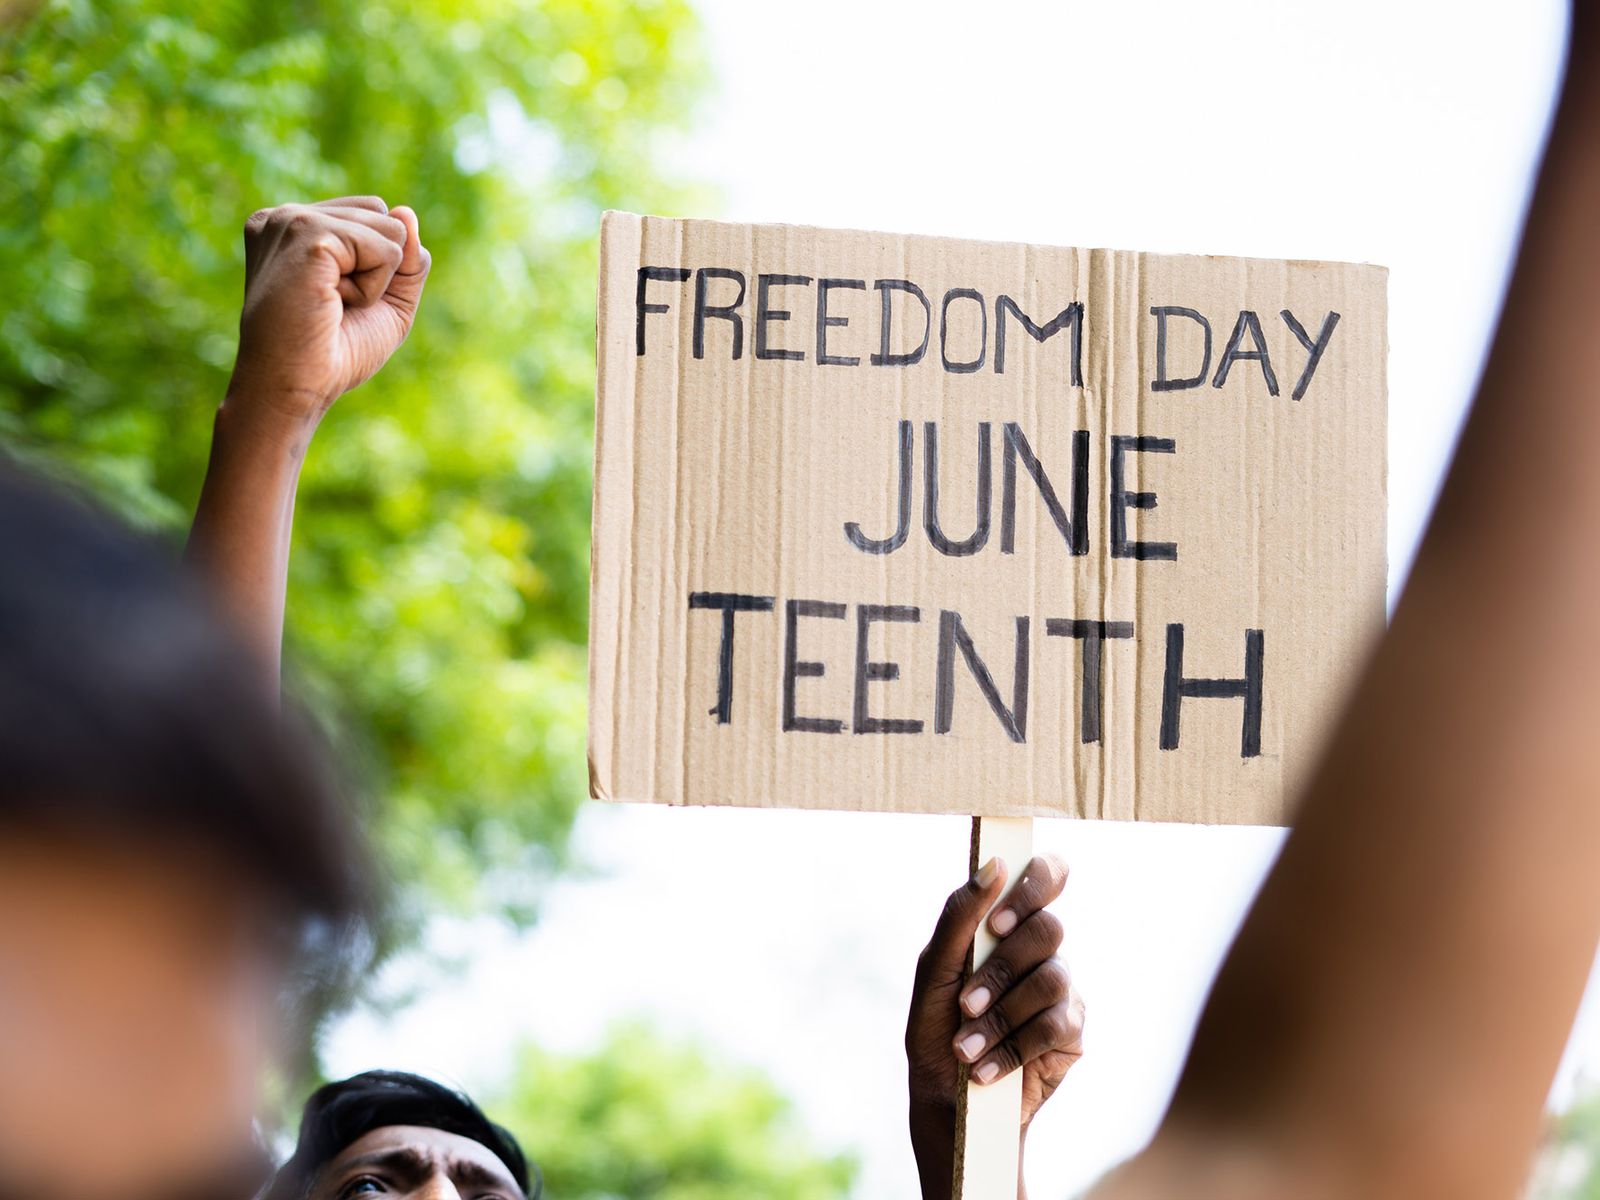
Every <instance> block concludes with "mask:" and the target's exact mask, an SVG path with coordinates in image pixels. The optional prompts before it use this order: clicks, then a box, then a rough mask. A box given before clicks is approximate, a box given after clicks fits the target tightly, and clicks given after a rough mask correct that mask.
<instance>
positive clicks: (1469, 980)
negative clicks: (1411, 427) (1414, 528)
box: [1169, 13, 1600, 1200]
mask: <svg viewBox="0 0 1600 1200" xmlns="http://www.w3.org/2000/svg"><path fill="white" fill-rule="evenodd" d="M1588 22H1589V17H1588V14H1587V13H1585V14H1583V16H1582V17H1581V18H1580V24H1581V25H1585V26H1586V25H1587V24H1588ZM1593 41H1594V39H1593V38H1592V37H1590V36H1588V34H1587V32H1586V30H1580V34H1579V37H1578V39H1577V40H1576V41H1575V49H1574V55H1575V56H1576V58H1575V62H1574V65H1573V76H1572V82H1571V83H1570V84H1569V86H1568V91H1567V95H1566V98H1565V101H1564V103H1563V107H1562V111H1561V115H1560V117H1559V119H1558V122H1557V126H1556V128H1555V131H1554V133H1553V136H1552V141H1551V145H1550V149H1549V154H1548V158H1547V161H1546V164H1545V167H1544V170H1543V173H1542V176H1541V183H1540V186H1539V189H1538V193H1537V195H1536V199H1535V203H1534V206H1533V208H1532V210H1531V212H1530V217H1529V223H1528V228H1527V231H1526V235H1525V241H1524V247H1523V251H1522V254H1521V257H1520V259H1519V261H1518V266H1517V271H1516V276H1515V279H1514V282H1513V286H1512V289H1511V292H1510V294H1509V296H1508V299H1507V305H1506V309H1505V314H1504V317H1503V320H1502V323H1501V327H1500V331H1499V334H1498V336H1497V340H1496V343H1495V348H1494V352H1493V356H1492V358H1491V361H1490V364H1489V368H1488V371H1487V373H1486V375H1485V378H1484V381H1483V384H1482V388H1481V390H1480V393H1479V396H1478V400H1477V403H1476V405H1475V407H1474V411H1473V414H1472V417H1471V419H1470V421H1469V422H1468V425H1467V428H1466V430H1465V432H1464V434H1463V438H1462V442H1461V446H1460V449H1459V451H1458V454H1457V458H1456V461H1455V464H1454V466H1453V467H1452V470H1451V473H1450V477H1449V480H1448V483H1447V486H1446V488H1445V490H1444V492H1443V494H1442V496H1441V499H1440V503H1439V506H1438V509H1437V512H1436V513H1435V516H1434V519H1433V522H1432V524H1431V525H1430V528H1429V532H1428V536H1427V538H1426V540H1425V543H1424V545H1423V548H1422V551H1421V553H1420V554H1419V556H1418V559H1417V563H1416V567H1415V570H1414V572H1413V575H1412V578H1411V581H1410V583H1409V585H1408V587H1407V590H1406V594H1405V597H1404V600H1403V601H1402V603H1401V604H1400V606H1399V608H1398V610H1397V613H1396V617H1395V622H1394V627H1393V629H1392V630H1391V631H1390V633H1389V635H1388V637H1387V638H1386V639H1385V641H1384V643H1383V645H1382V647H1381V649H1380V650H1379V652H1378V653H1377V655H1376V656H1375V658H1374V661H1373V663H1372V665H1371V668H1370V670H1369V671H1368V673H1367V676H1366V678H1365V680H1364V681H1363V683H1362V685H1361V686H1360V688H1359V689H1358V692H1357V694H1356V696H1355V697H1354V699H1353V701H1352V704H1351V706H1350V709H1349V713H1348V716H1347V717H1346V719H1345V721H1344V723H1343V725H1342V727H1341V729H1340V730H1339V732H1338V733H1337V735H1336V737H1335V738H1334V740H1333V742H1332V744H1331V747H1330V750H1329V752H1328V754H1327V757H1326V759H1325V761H1324V763H1323V765H1322V767H1321V769H1320V770H1319V772H1318V774H1317V775H1316V777H1315V780H1314V782H1313V784H1312V786H1311V787H1310V789H1309V792H1308V794H1307V796H1306V798H1305V801H1304V806H1303V808H1302V810H1301V817H1300V820H1299V823H1298V824H1297V827H1296V829H1295V831H1294V833H1293V835H1292V836H1291V837H1290V839H1289V842H1288V844H1287V846H1286V848H1285V851H1284V854H1283V857H1282V860H1281V862H1280V863H1279V865H1278V867H1277V869H1276V870H1275V871H1274V872H1273V875H1272V876H1271V878H1270V879H1269V881H1268V884H1267V886H1266V888H1265V890H1264V891H1263V894H1262V896H1261V898H1260V900H1259V901H1258V903H1257V904H1256V906H1255V909H1254V910H1253V912H1252V914H1251V917H1250V919H1249V921H1248V922H1247V924H1246V927H1245V929H1244V931H1243V933H1242V934H1241V936H1240V939H1239V942H1238V944H1237V946H1236V947H1235V949H1234V952H1233V953H1232V955H1230V958H1229V960H1228V963H1227V965H1226V966H1225V968H1224V971H1223V973H1222V975H1221V977H1220V978H1219V981H1218V985H1217V988H1216V991H1215V993H1214V995H1213V997H1212V1000H1211V1003H1210V1005H1209V1006H1208V1008H1207V1012H1206V1015H1205V1017H1204V1019H1203V1021H1202V1024H1201V1028H1200V1030H1199V1032H1198V1034H1197V1036H1196V1042H1195V1046H1194V1050H1193V1053H1192V1055H1191V1059H1190V1064H1189V1067H1188V1069H1187V1071H1186V1073H1185V1076H1184V1080H1183V1083H1182V1085H1181V1086H1180V1089H1179V1094H1178V1097H1177V1099H1176V1100H1175V1102H1174V1108H1173V1113H1172V1115H1171V1118H1170V1120H1169V1129H1170V1131H1171V1134H1172V1137H1173V1138H1175V1139H1177V1140H1179V1141H1181V1140H1182V1139H1183V1137H1184V1136H1185V1131H1186V1130H1189V1131H1192V1130H1195V1129H1202V1130H1209V1131H1210V1132H1212V1133H1213V1134H1214V1135H1215V1136H1216V1137H1217V1138H1218V1139H1219V1140H1221V1141H1223V1142H1227V1141H1229V1140H1230V1139H1231V1138H1233V1136H1234V1135H1236V1134H1238V1133H1239V1132H1240V1131H1246V1133H1247V1135H1248V1136H1247V1140H1248V1139H1250V1138H1254V1139H1257V1140H1259V1141H1260V1143H1261V1144H1263V1145H1265V1146H1267V1147H1269V1148H1270V1150H1269V1151H1268V1153H1269V1156H1270V1155H1272V1154H1282V1155H1284V1156H1285V1157H1286V1158H1287V1160H1289V1161H1290V1162H1293V1163H1297V1164H1300V1165H1304V1164H1305V1163H1306V1162H1308V1161H1309V1160H1310V1159H1312V1158H1318V1157H1320V1158H1321V1159H1322V1161H1321V1162H1319V1163H1318V1164H1317V1167H1316V1169H1317V1170H1319V1171H1323V1172H1324V1174H1323V1175H1322V1178H1324V1179H1326V1178H1328V1175H1327V1172H1328V1171H1332V1172H1334V1173H1335V1174H1337V1173H1339V1172H1347V1173H1348V1177H1347V1178H1344V1179H1342V1180H1339V1181H1337V1182H1338V1184H1339V1186H1335V1187H1334V1188H1333V1189H1332V1191H1331V1192H1330V1194H1351V1195H1356V1194H1359V1195H1363V1196H1370V1197H1383V1196H1396V1197H1398V1196H1420V1195H1449V1196H1452V1197H1454V1198H1456V1200H1471V1198H1472V1197H1478V1196H1484V1197H1490V1196H1495V1197H1499V1196H1508V1195H1512V1194H1515V1192H1516V1191H1517V1189H1518V1187H1519V1185H1520V1182H1521V1177H1522V1174H1523V1171H1524V1170H1525V1164H1526V1158H1527V1155H1528V1154H1529V1153H1530V1152H1531V1150H1532V1147H1533V1144H1534V1141H1535V1138H1536V1136H1537V1130H1538V1124H1539V1118H1540V1111H1541V1106H1542V1101H1543V1099H1544V1096H1545V1094H1546V1092H1547V1090H1548V1087H1549V1082H1550V1077H1551V1075H1552V1073H1553V1071H1554V1069H1555V1065H1556V1062H1557V1059H1558V1057H1559V1054H1560V1051H1561V1047H1562V1044H1563V1041H1564V1039H1565V1035H1566V1031H1567V1028H1568V1026H1569V1024H1570V1021H1571V1018H1572V1014H1573V1012H1574V1010H1575V1009H1576V1006H1577V1003H1578V1001H1579V998H1580V996H1581V993H1582V988H1583V983H1584V979H1585V976H1586V974H1587V968H1588V964H1589V961H1590V957H1591V955H1592V953H1593V949H1594V944H1595V938H1596V936H1597V934H1600V850H1597V847H1600V800H1597V798H1596V796H1595V792H1596V790H1597V788H1600V740H1597V739H1596V737H1595V735H1594V733H1593V725H1594V720H1595V714H1596V713H1600V639H1597V638H1596V637H1595V636H1594V622H1595V617H1596V614H1597V613H1600V553H1597V552H1596V549H1595V547H1596V546H1597V544H1600V542H1597V537H1600V534H1597V531H1600V471H1597V470H1596V469H1595V465H1594V464H1595V459H1596V456H1597V455H1600V321H1597V314H1600V217H1597V214H1600V88H1597V87H1596V86H1595V85H1594V84H1593V83H1591V82H1590V79H1591V77H1592V75H1593V71H1592V69H1591V66H1592V64H1593V63H1594V62H1595V61H1596V60H1597V56H1596V55H1595V54H1594V52H1593V49H1592V46H1593ZM1169 1140H1170V1139H1169ZM1328 1163H1335V1164H1338V1165H1337V1166H1333V1167H1329V1166H1327V1164H1328ZM1301 1194H1306V1195H1311V1194H1313V1192H1312V1190H1311V1189H1310V1188H1309V1187H1307V1188H1306V1189H1305V1190H1304V1191H1303V1192H1302V1193H1301Z"/></svg>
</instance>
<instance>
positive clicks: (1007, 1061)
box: [988, 1037, 1022, 1071]
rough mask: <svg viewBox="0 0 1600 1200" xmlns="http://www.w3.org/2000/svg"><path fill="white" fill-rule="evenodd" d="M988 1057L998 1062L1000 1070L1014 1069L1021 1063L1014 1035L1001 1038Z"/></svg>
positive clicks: (1019, 1051) (1020, 1052)
mask: <svg viewBox="0 0 1600 1200" xmlns="http://www.w3.org/2000/svg"><path fill="white" fill-rule="evenodd" d="M988 1057H989V1059H990V1061H992V1062H997V1063H999V1064H1000V1069H1001V1070H1002V1071H1015V1070H1016V1069H1017V1068H1018V1067H1020V1066H1021V1065H1022V1051H1021V1049H1020V1048H1019V1047H1018V1045H1017V1039H1016V1038H1014V1037H1005V1038H1001V1039H1000V1041H999V1042H998V1043H997V1044H996V1045H995V1048H994V1049H993V1050H991V1051H990V1052H989V1056H988Z"/></svg>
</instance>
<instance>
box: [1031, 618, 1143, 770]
mask: <svg viewBox="0 0 1600 1200" xmlns="http://www.w3.org/2000/svg"><path fill="white" fill-rule="evenodd" d="M1044 631H1045V634H1046V636H1048V637H1069V638H1077V639H1078V640H1079V641H1081V642H1082V643H1083V673H1082V677H1083V691H1082V700H1081V702H1080V710H1081V712H1082V716H1081V717H1080V719H1079V722H1078V725H1079V735H1078V736H1079V737H1080V738H1081V739H1082V741H1083V743H1084V744H1085V745H1088V744H1089V743H1090V742H1098V741H1099V740H1100V709H1101V705H1102V698H1103V696H1104V694H1105V688H1104V686H1103V685H1102V683H1101V671H1100V660H1101V658H1102V657H1103V655H1104V651H1105V643H1106V639H1107V638H1131V637H1132V636H1133V622H1132V621H1066V620H1062V619H1061V618H1059V617H1051V618H1050V619H1049V620H1047V621H1046V622H1045V623H1044Z"/></svg>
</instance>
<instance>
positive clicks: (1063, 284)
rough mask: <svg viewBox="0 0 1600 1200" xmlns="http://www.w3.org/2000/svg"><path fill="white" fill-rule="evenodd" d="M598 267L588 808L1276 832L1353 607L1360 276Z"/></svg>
mask: <svg viewBox="0 0 1600 1200" xmlns="http://www.w3.org/2000/svg"><path fill="white" fill-rule="evenodd" d="M603 251H604V266H603V271H602V280H601V313H600V319H601V334H600V408H599V414H600V415H599V430H598V434H597V439H598V440H597V464H596V473H597V491H596V526H595V535H596V541H595V579H594V629H593V631H592V635H591V640H592V643H593V649H592V652H591V654H592V657H591V686H592V693H593V694H592V710H591V770H592V778H593V780H594V784H595V788H594V790H595V791H596V792H597V793H598V794H601V795H606V796H615V797H617V798H625V799H656V800H664V801H670V802H690V803H697V802H705V803H743V804H758V805H766V804H784V805H800V806H804V807H844V808H888V809H914V810H932V811H953V812H963V813H971V812H987V813H1075V814H1080V815H1100V816H1118V817H1148V818H1158V819H1198V820H1224V821H1276V820H1279V819H1281V818H1282V816H1283V810H1282V804H1283V794H1284V785H1285V780H1286V778H1287V777H1288V776H1287V773H1288V771H1289V770H1290V769H1291V768H1292V765H1293V763H1294V762H1295V761H1296V760H1297V759H1298V758H1299V757H1300V756H1302V755H1303V753H1304V752H1305V750H1306V749H1308V748H1309V746H1308V745H1307V743H1309V742H1311V740H1312V739H1313V737H1314V735H1315V727H1316V722H1317V719H1318V717H1319V716H1320V714H1321V713H1323V712H1324V711H1326V710H1327V708H1328V706H1329V704H1330V702H1331V701H1332V700H1333V699H1334V698H1335V696H1336V692H1337V689H1338V687H1339V686H1340V684H1341V683H1342V680H1343V677H1344V674H1345V673H1346V672H1347V671H1348V670H1349V668H1350V665H1351V663H1352V659H1353V656H1354V654H1355V653H1356V652H1357V651H1358V650H1359V647H1360V645H1361V642H1362V640H1363V639H1364V638H1365V637H1366V636H1367V635H1369V634H1370V633H1371V632H1372V630H1373V629H1374V628H1375V627H1376V624H1377V622H1378V621H1379V620H1380V619H1381V612H1382V580H1383V411H1384V409H1383V403H1384V387H1383V356H1384V348H1385V346H1384V336H1383V320H1384V303H1383V274H1382V272H1381V271H1380V270H1378V269H1376V268H1365V267H1354V266H1345V265H1338V264H1318V263H1276V262H1261V261H1256V260H1225V259H1196V258H1160V257H1156V256H1143V255H1134V254H1121V253H1115V252H1105V251H1092V252H1091V251H1075V250H1066V249H1051V248H1040V247H1018V246H1004V245H996V244H986V243H961V242H951V241H943V240H936V239H921V238H896V237H889V236H887V235H877V234H856V233H840V232H829V231H819V230H797V229H789V228H783V227H767V228H763V227H748V226H726V225H713V224H709V223H703V222H666V221H655V220H643V219H640V218H633V217H627V216H622V215H617V214H613V215H612V216H610V217H608V219H607V224H606V232H605V239H604V247H603ZM913 268H914V269H913ZM1219 702H1222V703H1219Z"/></svg>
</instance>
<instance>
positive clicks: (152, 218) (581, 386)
mask: <svg viewBox="0 0 1600 1200" xmlns="http://www.w3.org/2000/svg"><path fill="white" fill-rule="evenodd" d="M7 11H9V14H10V15H9V18H8V17H7V15H6V13H7ZM701 74H702V58H701V53H700V47H699V34H698V29H697V26H696V25H695V22H694V20H693V17H692V14H691V12H690V10H689V8H688V6H687V3H686V0H367V2H364V3H354V2H352V0H277V2H275V3H268V2H266V0H208V2H207V3H205V4H195V5H184V6H180V7H179V8H177V9H174V8H173V7H172V6H171V5H169V4H166V3H162V2H160V0H102V2H90V0H55V2H52V3H44V4H31V5H22V6H20V7H15V6H7V7H6V8H0V440H3V441H4V442H5V443H6V444H7V445H8V446H9V447H10V448H11V449H12V450H13V451H14V452H16V453H19V454H22V455H24V456H27V457H31V458H33V459H35V460H36V461H40V462H43V463H45V464H46V465H48V466H51V467H53V468H55V469H59V470H62V471H64V472H67V473H70V474H72V475H74V476H75V477H78V478H83V479H87V480H89V481H90V482H91V484H92V485H93V486H94V487H95V488H97V489H98V490H99V491H101V492H102V493H103V494H104V495H106V496H108V497H109V498H111V500H112V501H113V502H114V503H115V504H116V505H117V506H118V507H120V508H121V509H122V510H123V511H124V512H126V513H128V514H129V515H130V516H132V517H133V518H134V519H135V520H137V521H139V522H142V523H144V524H146V525H150V526H154V527H157V528H160V529H164V530H169V531H172V532H174V533H175V534H176V533H177V531H179V530H181V529H182V527H183V526H184V524H185V522H186V519H187V516H188V514H189V512H190V511H191V507H192V504H193V501H194V498H195V495H196V493H197V491H198V487H199V482H200V478H201V475H202V471H203V467H204V455H205V447H206V445H207V440H208V438H209V434H210V425H211V414H212V411H213V409H214V407H215V405H216V403H217V401H218V400H219V399H220V398H221V396H222V393H223V390H224V387H225V385H226V381H227V376H228V370H229V368H230V366H231V362H232V357H233V351H234V347H235V344H236V322H237V306H238V299H239V295H240V292H241V278H242V252H241V243H240V228H241V226H242V223H243V220H244V218H245V217H246V216H247V215H248V214H249V213H250V212H251V211H252V210H254V209H256V208H258V207H261V206H264V205H268V204H273V203H278V202H282V201H285V200H291V199H295V200H309V199H316V198H320V197H324V196H331V195H342V194H350V193H355V192H361V193H376V194H378V195H381V196H383V197H384V198H385V199H387V200H388V201H389V202H390V203H391V204H394V203H407V204H410V205H412V206H413V207H414V208H416V210H417V211H418V213H419V214H420V217H421V223H422V232H423V238H424V241H425V242H426V243H427V244H428V245H429V247H430V248H431V249H432V250H433V252H434V262H435V265H434V271H433V275H432V277H431V279H430V280H429V283H428V291H427V295H426V297H425V298H424V302H423V308H422V312H421V314H420V318H419V323H418V326H417V328H416V330H415V332H414V333H413V335H412V338H411V340H410V342H409V343H408V345H407V346H406V347H405V348H404V349H403V350H402V351H401V352H400V354H399V355H398V356H397V358H396V359H395V361H394V362H393V363H392V364H391V365H390V366H389V367H388V368H387V369H386V370H385V371H384V372H383V373H382V374H381V375H380V376H379V377H378V378H377V379H376V380H374V381H373V382H371V383H369V384H367V385H366V386H364V387H363V388H361V389H359V390H358V391H357V392H355V393H353V394H352V395H350V396H348V397H346V398H345V399H344V400H343V401H341V402H340V404H339V405H338V406H337V407H336V408H335V410H334V412H333V413H332V414H331V415H330V417H329V419H328V420H327V422H326V423H325V424H324V426H323V429H322V431H321V432H320V434H319V435H318V438H317V442H316V444H315V445H314V447H313V449H312V453H311V456H310V460H309V464H308V467H307V470H306V474H305V478H304V480H303V482H302V486H301V493H300V506H299V513H298V531H297V541H296V546H295V552H294V564H293V576H292V579H291V586H290V631H289V636H290V642H291V646H290V649H291V657H292V659H293V660H294V661H295V662H296V663H297V664H298V666H299V668H300V672H299V675H300V679H301V681H302V684H301V686H302V687H303V688H304V689H305V690H306V691H307V692H308V693H309V694H310V696H311V697H312V698H313V700H314V701H316V702H318V705H319V707H320V708H322V709H323V710H324V711H325V712H338V713H340V714H342V715H345V716H347V717H349V718H350V720H349V721H348V722H347V728H348V729H350V730H353V731H357V732H356V733H354V734H353V735H351V736H350V737H348V739H347V740H348V742H349V744H348V746H347V747H346V750H347V753H349V754H350V755H351V756H352V757H353V758H355V759H356V760H357V761H358V762H360V763H361V764H362V767H363V769H364V773H365V774H366V775H367V777H368V778H369V779H370V780H371V781H372V791H373V792H374V793H375V794H376V796H377V797H378V799H379V802H380V809H379V814H378V815H379V819H378V820H377V822H376V827H377V829H378V830H379V833H380V835H381V838H382V841H383V843H384V845H385V847H386V849H387V851H388V852H389V856H390V860H391V862H392V864H393V869H394V873H395V875H396V877H397V878H398V880H399V881H400V883H401V884H402V887H401V889H400V895H401V897H402V898H403V899H405V900H407V901H408V902H409V914H410V915H411V916H412V917H419V916H420V915H421V914H422V913H424V912H425V911H427V910H428V908H429V907H431V906H434V905H437V904H439V903H441V902H443V903H447V904H452V905H456V906H459V907H466V906H471V905H477V904H481V903H483V902H485V901H492V902H494V903H496V904H498V905H500V906H502V907H503V908H505V909H506V910H508V911H517V910H518V909H520V908H521V907H522V906H524V905H525V904H526V903H527V902H529V901H530V899H531V897H532V896H533V895H534V894H536V892H535V891H534V890H533V889H532V888H530V885H529V881H533V885H534V887H536V884H537V881H538V879H539V878H540V877H541V875H544V874H548V870H549V868H551V867H552V866H554V865H558V864H559V861H560V857H561V853H562V850H563V846H564V842H565V838H566V835H567V831H568V829H569V827H570V824H571V821H572V818H573V815H574V811H575V808H576V805H577V804H578V802H579V800H580V799H581V798H582V797H583V796H584V795H585V792H586V781H585V778H584V767H583V763H584V752H583V728H582V724H583V709H584V690H583V682H584V655H583V642H584V633H585V619H586V608H587V597H586V587H587V565H588V560H587V545H588V516H587V514H588V494H589V463H590V437H591V428H592V426H591V416H592V409H591V394H592V392H591V389H592V371H593V330H594V326H593V320H594V309H593V295H594V291H593V280H594V269H595V263H594V240H595V234H596V230H597V226H598V217H599V214H600V212H601V210H602V209H603V208H605V207H610V206H619V207H620V206H626V207H642V208H646V209H650V208H660V207H673V206H674V205H675V204H677V203H679V202H680V201H681V194H680V193H678V192H676V191H674V190H672V189H671V188H669V187H668V186H666V185H664V184H662V183H660V182H659V179H660V176H661V172H660V171H659V170H658V161H657V160H658V159H659V158H661V157H663V156H664V151H663V149H662V147H663V145H670V137H671V134H672V132H673V130H674V129H675V128H676V127H678V126H680V125H681V124H682V123H683V122H684V121H685V120H686V119H687V117H688V116H689V114H690V113H691V111H692V107H693V103H694V100H695V98H696V95H697V93H698V90H699V83H700V77H701ZM331 697H337V698H338V699H337V701H336V702H334V701H332V700H330V699H329V698H331Z"/></svg>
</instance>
